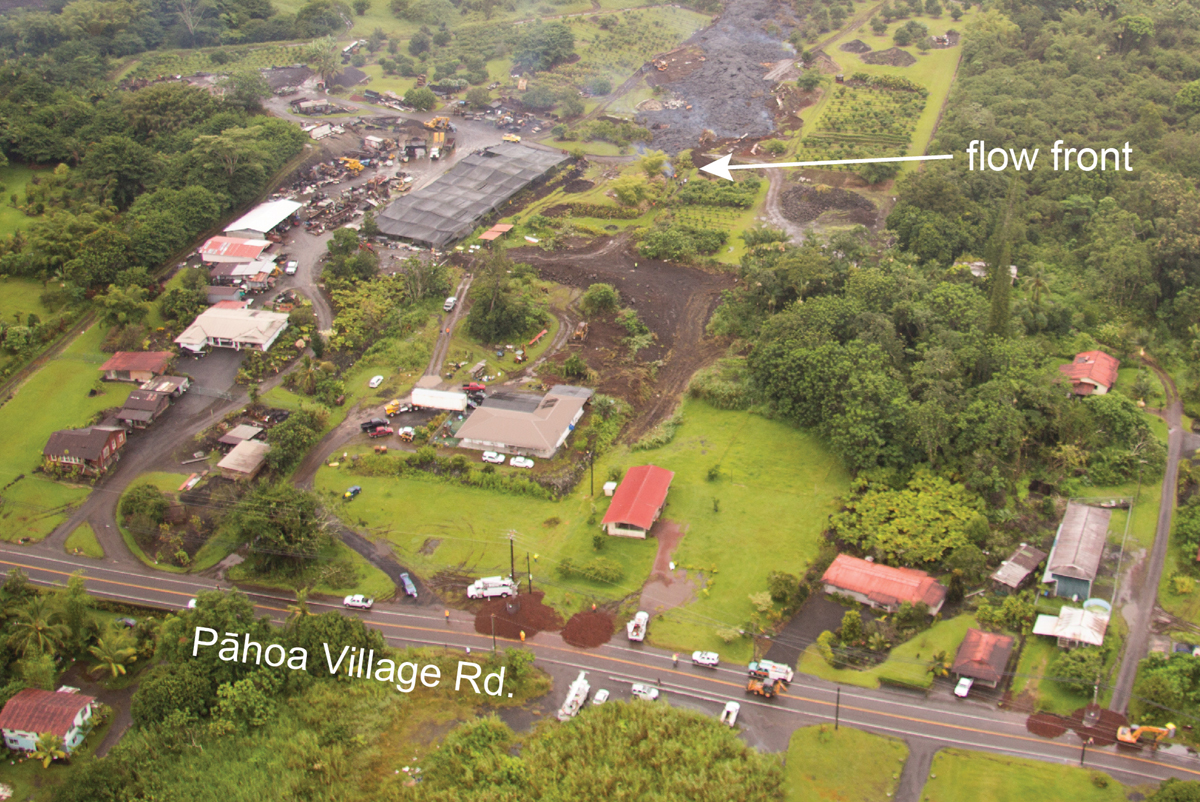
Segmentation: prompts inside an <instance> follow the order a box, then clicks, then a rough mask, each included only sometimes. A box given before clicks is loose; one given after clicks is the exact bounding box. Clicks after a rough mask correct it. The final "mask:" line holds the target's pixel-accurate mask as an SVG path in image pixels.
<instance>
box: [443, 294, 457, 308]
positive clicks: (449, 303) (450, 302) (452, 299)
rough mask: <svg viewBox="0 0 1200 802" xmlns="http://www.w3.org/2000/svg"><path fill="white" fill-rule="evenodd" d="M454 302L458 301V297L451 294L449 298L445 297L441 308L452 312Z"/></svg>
mask: <svg viewBox="0 0 1200 802" xmlns="http://www.w3.org/2000/svg"><path fill="white" fill-rule="evenodd" d="M456 303H458V299H457V298H455V297H454V296H453V295H451V296H450V297H449V298H447V299H446V303H444V304H442V310H443V311H445V312H453V311H454V305H455V304H456Z"/></svg>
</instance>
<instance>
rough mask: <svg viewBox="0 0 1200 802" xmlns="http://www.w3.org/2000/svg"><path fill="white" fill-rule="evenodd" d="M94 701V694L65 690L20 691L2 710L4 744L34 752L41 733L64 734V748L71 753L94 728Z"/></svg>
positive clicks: (31, 689) (1, 729)
mask: <svg viewBox="0 0 1200 802" xmlns="http://www.w3.org/2000/svg"><path fill="white" fill-rule="evenodd" d="M72 690H73V689H72ZM94 701H96V700H95V699H93V698H92V697H91V696H84V695H82V694H78V693H66V692H63V691H59V692H58V693H52V692H51V691H42V690H38V689H37V688H26V689H25V690H23V691H18V692H17V693H16V695H14V696H13V697H12V698H11V699H9V700H8V702H7V703H6V704H5V705H4V709H3V710H0V731H3V733H4V744H5V745H6V746H7V747H8V748H9V749H21V750H24V751H27V752H31V751H33V748H34V746H35V745H36V744H37V740H38V736H39V735H41V734H42V733H46V732H52V733H54V734H55V735H58V736H61V737H62V739H63V749H64V751H66V752H68V753H69V752H70V751H71V750H72V749H74V748H75V747H76V746H78V745H79V743H80V742H81V741H82V740H83V738H84V736H85V735H87V733H88V730H90V729H91V726H90V724H91V718H92V702H94Z"/></svg>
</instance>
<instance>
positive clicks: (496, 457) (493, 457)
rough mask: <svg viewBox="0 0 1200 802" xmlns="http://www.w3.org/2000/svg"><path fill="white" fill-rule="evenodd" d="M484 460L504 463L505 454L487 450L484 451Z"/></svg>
mask: <svg viewBox="0 0 1200 802" xmlns="http://www.w3.org/2000/svg"><path fill="white" fill-rule="evenodd" d="M483 461H484V462H490V463H492V464H493V465H503V464H504V455H503V454H497V453H496V452H495V451H485V452H483Z"/></svg>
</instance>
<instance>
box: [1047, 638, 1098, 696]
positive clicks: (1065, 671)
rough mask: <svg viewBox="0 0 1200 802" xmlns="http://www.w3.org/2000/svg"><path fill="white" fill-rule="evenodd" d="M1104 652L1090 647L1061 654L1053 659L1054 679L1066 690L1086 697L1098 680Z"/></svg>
mask: <svg viewBox="0 0 1200 802" xmlns="http://www.w3.org/2000/svg"><path fill="white" fill-rule="evenodd" d="M1103 668H1104V651H1103V650H1102V649H1098V648H1096V647H1092V646H1083V647H1080V648H1078V649H1071V650H1070V651H1065V652H1062V653H1061V654H1059V655H1058V657H1056V658H1055V659H1054V667H1053V669H1052V671H1053V672H1054V679H1055V682H1057V683H1058V684H1059V685H1061V686H1062V687H1064V688H1066V689H1067V690H1069V691H1071V692H1073V693H1077V694H1080V695H1081V696H1086V695H1087V694H1089V693H1091V692H1092V688H1093V686H1094V685H1095V684H1096V682H1097V681H1098V680H1099V678H1100V672H1101V670H1102V669H1103Z"/></svg>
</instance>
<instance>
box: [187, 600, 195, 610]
mask: <svg viewBox="0 0 1200 802" xmlns="http://www.w3.org/2000/svg"><path fill="white" fill-rule="evenodd" d="M187 608H188V609H189V610H195V609H196V600H195V599H188V606H187Z"/></svg>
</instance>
